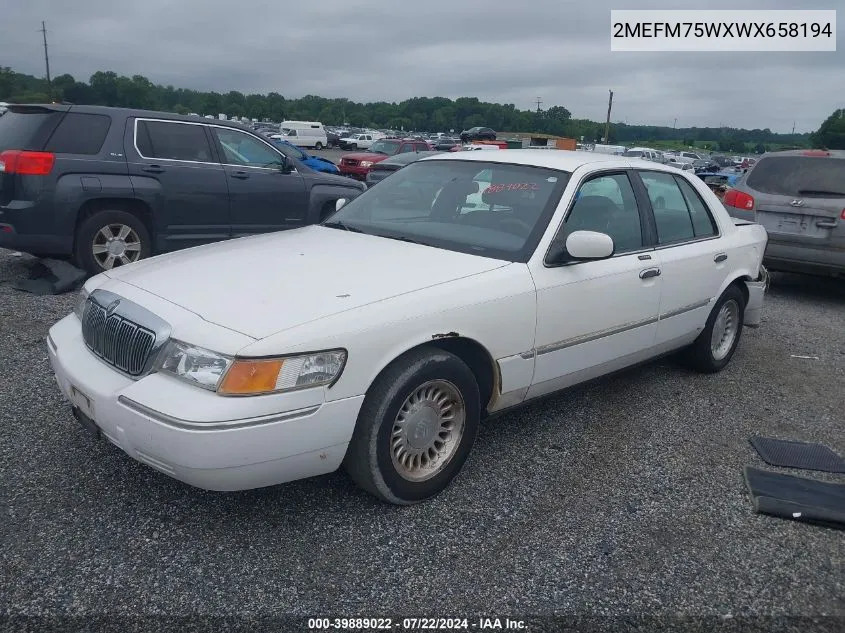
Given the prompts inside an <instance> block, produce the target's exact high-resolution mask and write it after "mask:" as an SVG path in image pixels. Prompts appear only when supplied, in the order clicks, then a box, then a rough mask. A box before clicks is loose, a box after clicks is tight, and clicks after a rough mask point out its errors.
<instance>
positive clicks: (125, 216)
mask: <svg viewBox="0 0 845 633" xmlns="http://www.w3.org/2000/svg"><path fill="white" fill-rule="evenodd" d="M151 252H152V240H151V239H150V234H149V231H147V227H145V226H144V223H143V222H142V221H141V220H140V219H139V218H138V217H136V216H134V215H132V214H131V213H128V212H126V211H118V210H113V211H99V212H97V213H95V214H94V215H92V216H91V217H90V218H88V219H87V220H85V221H84V222H83V223H82V225H81V226H80V227H79V231H78V232H77V235H76V245H75V249H74V258H75V259H76V263H77V265H78V266H79V267H80V268H82V269H83V270H85V271H86V272H88V273H90V274H92V275H96V274H98V273H101V272H103V271H104V270H111V269H112V268H115V267H116V266H125V265H127V264H131V263H134V262H136V261H138V260H140V259H143V258H145V257H149V256H150V254H151Z"/></svg>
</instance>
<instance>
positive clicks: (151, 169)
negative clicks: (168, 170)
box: [141, 165, 164, 174]
mask: <svg viewBox="0 0 845 633" xmlns="http://www.w3.org/2000/svg"><path fill="white" fill-rule="evenodd" d="M141 171H145V172H147V173H150V174H160V173H162V172H163V171H164V167H162V166H161V165H145V166H144V167H141Z"/></svg>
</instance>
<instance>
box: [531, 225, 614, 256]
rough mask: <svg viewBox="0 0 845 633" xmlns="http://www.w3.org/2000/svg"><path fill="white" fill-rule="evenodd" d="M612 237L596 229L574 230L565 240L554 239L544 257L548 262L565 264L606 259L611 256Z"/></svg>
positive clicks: (612, 251)
mask: <svg viewBox="0 0 845 633" xmlns="http://www.w3.org/2000/svg"><path fill="white" fill-rule="evenodd" d="M615 248H616V247H615V246H614V244H613V238H612V237H610V236H609V235H607V234H605V233H598V232H597V231H574V232H572V233H570V234H569V236H568V237H567V238H566V240H561V239H555V240H554V241H553V242H552V245H551V247H550V248H549V254H548V256H547V257H546V262H547V263H548V264H566V263H570V262H576V261H589V260H597V259H607V258H608V257H612V256H613V253H614V250H615Z"/></svg>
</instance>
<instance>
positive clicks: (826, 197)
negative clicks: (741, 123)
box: [724, 150, 845, 276]
mask: <svg viewBox="0 0 845 633" xmlns="http://www.w3.org/2000/svg"><path fill="white" fill-rule="evenodd" d="M724 205H725V207H726V208H727V210H728V213H730V214H731V215H732V216H733V217H735V218H740V219H743V220H752V221H754V222H757V223H759V224H762V225H763V226H764V227H765V228H766V231H768V233H769V244H768V246H767V248H766V254H765V257H764V260H763V261H764V263H765V265H766V267H767V268H768V269H769V270H779V271H787V272H802V273H810V274H822V275H837V276H838V275H842V274H845V151H843V150H833V151H827V150H803V151H802V150H794V151H785V152H772V153H768V154H764V155H763V156H762V158H760V160H758V161H757V163H756V164H755V165H754V166H753V167H752V168H751V169H750V170H749V171H748V172H747V173H746V174H745V176H744V177H743V178H742V179H741V180H740V181H739V182H738V183H737V184H736V185H735V187H734V188H733V189H731V190H729V191H728V192H727V193H726V194H725V198H724Z"/></svg>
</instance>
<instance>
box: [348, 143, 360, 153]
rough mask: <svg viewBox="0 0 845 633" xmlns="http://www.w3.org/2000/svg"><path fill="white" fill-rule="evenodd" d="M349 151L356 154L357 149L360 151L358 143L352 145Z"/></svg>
mask: <svg viewBox="0 0 845 633" xmlns="http://www.w3.org/2000/svg"><path fill="white" fill-rule="evenodd" d="M349 149H351V150H352V151H353V152H354V151H355V150H356V149H358V143H352V145H350V146H349Z"/></svg>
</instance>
